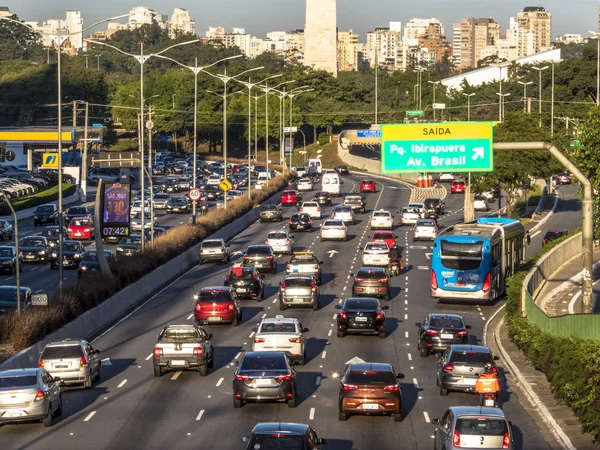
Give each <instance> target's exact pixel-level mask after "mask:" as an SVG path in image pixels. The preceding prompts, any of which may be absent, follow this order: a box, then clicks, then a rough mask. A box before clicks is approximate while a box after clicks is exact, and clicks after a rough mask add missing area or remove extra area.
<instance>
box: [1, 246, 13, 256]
mask: <svg viewBox="0 0 600 450" xmlns="http://www.w3.org/2000/svg"><path fill="white" fill-rule="evenodd" d="M13 254H14V253H13V249H12V248H0V256H1V257H3V258H6V257H7V256H9V257H10V256H13Z"/></svg>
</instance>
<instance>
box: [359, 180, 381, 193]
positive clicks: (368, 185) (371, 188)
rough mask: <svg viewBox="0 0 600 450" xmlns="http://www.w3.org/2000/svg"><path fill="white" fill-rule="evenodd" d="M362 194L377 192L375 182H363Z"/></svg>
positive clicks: (361, 186) (361, 185)
mask: <svg viewBox="0 0 600 450" xmlns="http://www.w3.org/2000/svg"><path fill="white" fill-rule="evenodd" d="M360 192H361V193H363V192H377V189H376V188H375V182H374V181H373V180H363V181H362V183H360Z"/></svg>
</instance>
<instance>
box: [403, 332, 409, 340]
mask: <svg viewBox="0 0 600 450" xmlns="http://www.w3.org/2000/svg"><path fill="white" fill-rule="evenodd" d="M404 337H405V338H406V339H408V331H405V332H404Z"/></svg>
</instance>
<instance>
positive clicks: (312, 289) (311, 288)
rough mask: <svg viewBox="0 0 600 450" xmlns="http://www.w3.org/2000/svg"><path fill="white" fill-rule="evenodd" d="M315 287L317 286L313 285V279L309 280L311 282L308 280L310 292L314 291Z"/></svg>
mask: <svg viewBox="0 0 600 450" xmlns="http://www.w3.org/2000/svg"><path fill="white" fill-rule="evenodd" d="M316 289H317V288H316V287H315V282H314V281H311V282H310V290H311V291H312V292H315V290H316Z"/></svg>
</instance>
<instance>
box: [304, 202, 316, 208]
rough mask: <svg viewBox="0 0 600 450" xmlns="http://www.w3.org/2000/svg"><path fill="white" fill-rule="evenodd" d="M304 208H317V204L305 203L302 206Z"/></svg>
mask: <svg viewBox="0 0 600 450" xmlns="http://www.w3.org/2000/svg"><path fill="white" fill-rule="evenodd" d="M302 207H304V208H318V207H319V204H318V203H317V202H306V203H304V204H303V205H302Z"/></svg>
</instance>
